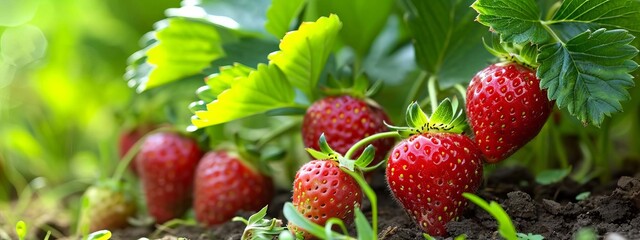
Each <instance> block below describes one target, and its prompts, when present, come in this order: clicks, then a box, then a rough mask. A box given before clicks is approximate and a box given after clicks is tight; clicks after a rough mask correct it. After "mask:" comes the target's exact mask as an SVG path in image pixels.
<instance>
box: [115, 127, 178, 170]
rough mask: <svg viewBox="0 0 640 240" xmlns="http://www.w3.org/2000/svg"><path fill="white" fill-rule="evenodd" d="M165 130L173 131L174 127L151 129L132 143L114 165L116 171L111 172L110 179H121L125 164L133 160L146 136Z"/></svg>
mask: <svg viewBox="0 0 640 240" xmlns="http://www.w3.org/2000/svg"><path fill="white" fill-rule="evenodd" d="M167 131H175V129H173V128H171V127H161V128H158V129H156V130H153V131H151V132H148V133H147V134H145V135H144V136H142V137H141V138H140V139H138V141H136V143H135V144H133V146H132V147H131V148H130V149H129V151H127V153H126V154H125V155H124V157H122V159H120V162H119V163H118V166H117V167H116V171H115V172H114V173H113V176H112V177H111V179H113V180H114V181H115V182H119V181H120V179H122V176H123V175H124V172H125V171H126V170H127V166H129V164H131V162H132V161H133V159H134V158H135V156H136V155H137V154H138V152H139V151H140V148H141V147H142V143H144V140H145V139H146V138H147V137H148V136H151V135H152V134H155V133H159V132H167Z"/></svg>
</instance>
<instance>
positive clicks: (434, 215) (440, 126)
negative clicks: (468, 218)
mask: <svg viewBox="0 0 640 240" xmlns="http://www.w3.org/2000/svg"><path fill="white" fill-rule="evenodd" d="M454 105H455V104H454ZM452 109H453V110H452ZM460 115H461V112H459V114H456V109H455V107H452V105H451V103H450V102H449V101H448V100H445V101H443V102H442V103H441V104H440V106H439V107H438V108H437V109H436V111H435V113H434V114H433V115H432V117H431V119H429V118H428V117H427V116H426V114H424V112H422V110H420V108H419V107H418V104H417V103H413V104H411V105H410V106H409V110H408V114H407V123H408V124H409V127H408V128H406V127H405V128H400V127H398V128H396V129H398V130H399V131H400V133H401V135H403V136H408V138H407V139H404V140H402V141H401V142H400V143H399V144H397V145H396V146H395V147H394V148H393V150H392V151H391V154H390V156H389V161H388V162H387V169H386V177H387V184H388V185H389V188H390V189H391V192H392V193H393V195H394V197H395V198H396V199H397V200H398V202H399V203H400V204H401V205H402V207H403V208H404V209H405V211H406V212H407V214H408V215H409V216H410V217H411V218H412V219H413V220H414V221H415V222H416V223H417V224H418V225H419V227H420V228H421V229H422V230H423V231H425V232H427V233H428V234H430V235H432V236H443V235H446V231H445V224H446V223H447V222H449V221H451V220H452V219H455V218H457V217H458V216H459V215H460V214H461V213H462V212H463V210H464V208H465V207H466V205H467V201H466V199H465V198H464V197H463V196H462V193H463V192H470V193H474V192H475V191H476V190H477V189H478V187H479V186H480V183H481V181H482V155H481V152H480V150H478V148H477V147H476V146H475V144H474V143H473V141H471V139H470V138H469V137H467V136H465V135H462V134H461V133H462V131H463V130H464V118H462V117H461V116H460Z"/></svg>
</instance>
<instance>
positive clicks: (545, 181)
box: [536, 168, 571, 185]
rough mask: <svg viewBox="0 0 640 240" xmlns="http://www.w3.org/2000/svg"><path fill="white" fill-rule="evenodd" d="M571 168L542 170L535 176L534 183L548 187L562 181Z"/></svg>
mask: <svg viewBox="0 0 640 240" xmlns="http://www.w3.org/2000/svg"><path fill="white" fill-rule="evenodd" d="M570 172H571V168H565V169H550V170H544V171H542V172H540V173H538V175H536V182H537V183H539V184H542V185H549V184H552V183H557V182H560V181H562V179H564V178H565V177H567V175H569V173H570Z"/></svg>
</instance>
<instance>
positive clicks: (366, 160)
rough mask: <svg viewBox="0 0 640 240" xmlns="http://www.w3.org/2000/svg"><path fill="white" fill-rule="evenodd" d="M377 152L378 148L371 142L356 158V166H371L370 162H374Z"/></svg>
mask: <svg viewBox="0 0 640 240" xmlns="http://www.w3.org/2000/svg"><path fill="white" fill-rule="evenodd" d="M375 154H376V148H375V147H374V146H373V145H371V144H369V146H367V147H366V148H365V149H364V151H362V154H360V156H359V157H358V159H356V162H355V164H356V166H358V167H360V168H365V167H367V166H369V164H370V163H371V162H373V158H374V157H375Z"/></svg>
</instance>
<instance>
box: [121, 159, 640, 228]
mask: <svg viewBox="0 0 640 240" xmlns="http://www.w3.org/2000/svg"><path fill="white" fill-rule="evenodd" d="M372 187H373V188H374V189H376V191H377V192H378V201H379V221H380V222H379V238H380V239H386V240H397V239H424V237H422V233H421V232H420V231H419V230H418V229H417V228H416V227H415V226H414V224H413V222H412V221H411V220H410V219H409V217H407V215H406V214H405V213H404V211H403V210H402V209H401V208H400V207H399V206H398V205H397V204H396V202H395V201H394V200H393V198H391V197H390V195H389V193H388V190H387V189H386V187H385V185H384V181H383V179H382V176H377V177H375V178H374V181H373V184H372ZM585 191H590V192H591V196H590V197H588V198H587V199H585V200H582V201H578V200H576V196H577V195H578V194H580V193H582V192H585ZM478 195H479V196H480V197H482V198H484V199H485V200H487V201H496V202H498V203H500V205H501V206H502V207H503V208H504V209H505V210H506V211H507V213H508V214H509V216H511V218H512V220H513V222H514V225H515V227H516V229H517V231H518V232H521V233H533V234H540V235H542V236H544V237H545V239H573V236H574V234H575V233H576V232H577V231H578V230H579V229H581V228H584V227H590V228H592V229H593V230H594V231H595V233H596V234H598V235H599V236H600V237H603V236H604V235H606V234H608V233H618V234H620V235H622V236H623V237H626V238H627V239H640V176H636V177H625V176H623V177H620V178H619V179H617V182H616V181H613V182H611V183H610V184H605V185H601V184H600V185H597V184H595V183H593V184H584V185H579V184H577V183H575V182H572V181H570V180H566V181H563V182H561V183H556V184H552V185H547V186H541V185H537V184H536V183H535V181H534V180H533V176H532V175H531V174H530V173H529V172H528V171H527V170H525V169H521V168H508V169H499V170H496V171H495V172H493V173H492V174H491V176H490V177H489V178H488V179H487V181H486V182H485V185H484V186H482V187H481V190H480V191H479V192H478ZM289 199H290V193H289V192H286V191H283V192H280V193H279V194H278V195H277V196H276V197H275V198H274V200H273V201H272V203H271V204H270V205H269V206H270V207H269V216H272V217H277V218H280V219H283V216H282V213H281V212H282V207H283V204H284V202H286V201H289ZM363 210H364V211H365V213H367V212H370V211H371V206H370V204H368V203H365V204H363ZM241 215H243V216H245V217H247V216H248V215H250V213H241ZM243 229H244V225H243V224H242V223H239V222H228V223H226V224H223V225H220V226H218V227H214V228H211V229H204V228H200V227H193V226H183V227H178V228H175V229H170V230H166V231H164V232H162V233H161V234H159V235H160V236H151V235H152V230H153V229H147V228H129V229H125V230H120V231H116V232H114V236H113V239H137V238H139V237H150V236H151V237H152V238H153V237H164V239H175V238H173V237H172V236H179V237H187V238H189V239H240V235H241V233H242V231H243ZM447 231H448V233H449V235H450V236H457V235H460V234H465V235H467V239H501V238H499V237H498V234H497V223H496V221H495V220H494V219H493V217H491V216H490V215H489V214H488V213H487V212H485V211H484V210H482V209H480V208H478V207H476V206H475V205H473V204H470V207H468V209H467V210H466V211H465V212H464V214H463V216H462V217H461V218H460V220H459V221H456V222H450V223H449V224H448V225H447ZM443 239H452V237H449V238H443Z"/></svg>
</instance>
